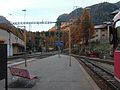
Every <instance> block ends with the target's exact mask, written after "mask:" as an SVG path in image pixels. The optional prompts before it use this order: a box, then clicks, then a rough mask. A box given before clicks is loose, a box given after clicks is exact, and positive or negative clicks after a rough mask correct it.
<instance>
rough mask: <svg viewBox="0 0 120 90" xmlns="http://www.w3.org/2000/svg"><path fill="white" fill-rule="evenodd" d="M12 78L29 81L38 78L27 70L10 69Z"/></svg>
mask: <svg viewBox="0 0 120 90" xmlns="http://www.w3.org/2000/svg"><path fill="white" fill-rule="evenodd" d="M9 69H10V72H11V75H12V76H18V77H22V78H27V79H29V80H33V79H37V76H35V75H31V74H30V73H29V72H28V70H27V69H20V68H14V67H9Z"/></svg>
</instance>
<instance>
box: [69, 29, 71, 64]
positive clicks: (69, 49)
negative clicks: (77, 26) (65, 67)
mask: <svg viewBox="0 0 120 90" xmlns="http://www.w3.org/2000/svg"><path fill="white" fill-rule="evenodd" d="M69 66H71V29H70V28H69Z"/></svg>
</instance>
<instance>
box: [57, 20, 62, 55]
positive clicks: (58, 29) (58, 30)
mask: <svg viewBox="0 0 120 90" xmlns="http://www.w3.org/2000/svg"><path fill="white" fill-rule="evenodd" d="M56 24H57V32H58V57H60V26H61V22H60V20H59V19H58V20H57V23H56Z"/></svg>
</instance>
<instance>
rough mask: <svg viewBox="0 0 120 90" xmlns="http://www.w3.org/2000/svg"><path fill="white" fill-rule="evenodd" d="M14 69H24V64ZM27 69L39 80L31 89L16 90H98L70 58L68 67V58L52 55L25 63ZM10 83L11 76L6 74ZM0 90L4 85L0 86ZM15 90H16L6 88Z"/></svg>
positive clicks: (10, 89)
mask: <svg viewBox="0 0 120 90" xmlns="http://www.w3.org/2000/svg"><path fill="white" fill-rule="evenodd" d="M15 67H19V68H24V64H20V65H16V66H15ZM27 69H28V70H29V72H30V73H31V74H34V75H36V76H38V77H39V80H38V81H37V82H36V84H35V85H34V86H33V87H32V88H17V90H100V89H99V87H98V86H97V85H96V83H95V82H94V81H93V80H92V78H91V77H90V76H89V75H88V74H87V72H86V71H85V70H84V68H83V67H82V66H81V65H80V64H79V62H78V61H77V60H76V59H75V58H74V57H71V66H69V56H67V55H60V57H58V55H54V56H50V57H47V58H43V59H39V58H36V60H33V61H30V62H27ZM8 78H9V79H8V81H9V82H11V81H10V78H11V74H10V73H9V74H8ZM1 84H3V83H1V81H0V90H4V89H2V87H4V85H1ZM8 90H16V88H8Z"/></svg>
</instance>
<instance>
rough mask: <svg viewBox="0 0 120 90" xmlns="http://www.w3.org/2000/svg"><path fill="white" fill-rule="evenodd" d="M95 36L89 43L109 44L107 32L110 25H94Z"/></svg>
mask: <svg viewBox="0 0 120 90" xmlns="http://www.w3.org/2000/svg"><path fill="white" fill-rule="evenodd" d="M94 28H95V35H94V38H92V39H91V41H95V42H100V43H109V32H110V28H111V26H110V25H107V24H102V25H96V26H95V27H94Z"/></svg>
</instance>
